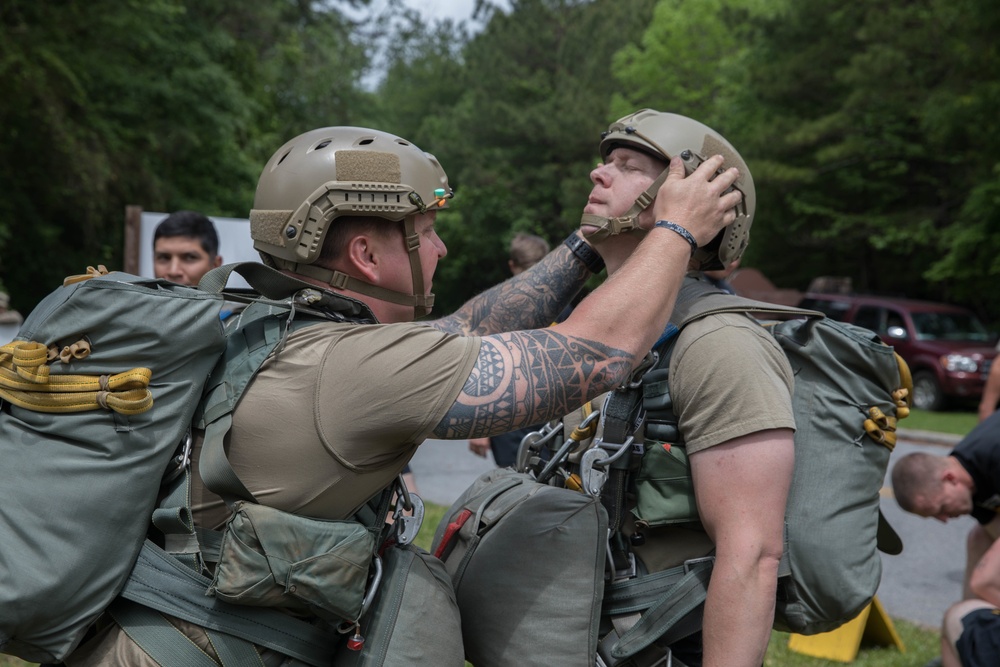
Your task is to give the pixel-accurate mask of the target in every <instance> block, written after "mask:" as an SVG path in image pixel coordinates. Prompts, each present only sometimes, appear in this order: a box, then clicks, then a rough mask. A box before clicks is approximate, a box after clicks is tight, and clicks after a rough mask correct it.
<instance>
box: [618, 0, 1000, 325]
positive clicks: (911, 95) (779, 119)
mask: <svg viewBox="0 0 1000 667" xmlns="http://www.w3.org/2000/svg"><path fill="white" fill-rule="evenodd" d="M998 21H1000V8H998V7H997V6H996V5H995V3H989V2H985V1H983V0H960V1H959V2H950V1H941V0H917V1H915V2H907V3H896V2H890V1H888V0H872V1H865V2H862V1H860V0H856V1H852V2H847V3H844V2H833V1H828V0H816V1H814V2H810V3H793V2H786V1H785V0H771V1H769V0H706V2H704V3H697V4H694V3H685V2H681V1H680V0H663V1H661V2H660V3H658V6H657V12H656V15H655V16H654V19H653V22H652V23H651V25H650V27H649V30H648V31H647V32H646V34H645V35H644V37H643V40H642V42H641V43H640V45H639V46H636V47H628V48H626V49H623V50H622V52H621V53H620V54H619V56H618V60H617V62H618V64H619V69H618V71H619V75H620V79H621V81H622V84H623V89H624V91H627V92H626V93H623V94H621V95H620V96H619V99H618V101H617V102H616V103H617V104H619V105H622V106H627V107H631V106H635V105H636V103H637V102H638V101H639V99H640V98H641V97H642V95H643V92H644V91H645V90H647V89H648V92H649V97H648V98H647V99H652V100H654V103H653V105H652V106H658V108H663V109H670V110H676V111H679V112H681V113H687V114H689V115H692V116H695V117H698V118H701V119H703V120H705V121H706V122H708V123H709V124H711V125H713V126H714V127H716V128H717V129H719V130H720V131H722V132H723V133H724V134H725V135H726V136H727V137H728V138H729V139H730V140H731V141H732V142H733V143H734V144H735V145H736V146H737V147H738V148H739V149H740V150H741V152H742V153H743V154H744V157H746V158H747V160H748V162H749V164H750V166H751V168H752V169H753V174H754V178H755V181H756V184H757V189H758V195H759V207H758V217H757V220H756V222H755V225H754V241H753V244H752V245H751V247H750V250H749V252H748V254H747V260H746V262H745V265H746V264H751V265H755V266H758V267H759V268H761V269H763V270H764V272H765V273H766V274H768V275H770V276H771V277H772V278H773V279H774V280H775V282H776V283H778V284H780V285H785V286H794V287H799V288H805V287H806V286H807V285H808V283H809V281H810V279H811V278H812V277H815V276H817V275H824V274H833V275H847V276H851V277H852V278H853V279H854V284H855V288H856V289H858V290H860V291H875V292H885V293H897V294H904V295H907V296H913V297H929V298H939V299H953V300H959V301H963V302H966V303H968V304H970V305H973V306H976V307H978V308H979V309H980V311H981V312H990V311H994V312H995V310H996V308H997V307H998V306H1000V300H998V299H997V297H994V296H992V295H991V294H989V293H988V292H986V291H984V290H982V289H981V285H982V281H983V280H988V279H990V278H991V277H993V276H996V275H997V272H998V270H1000V262H998V261H997V259H996V258H997V256H998V251H1000V236H998V235H997V228H998V224H1000V220H998V215H1000V214H998V207H997V204H998V199H997V197H998V194H1000V187H998V185H1000V183H998V174H1000V171H998V165H997V160H996V158H995V156H996V155H997V152H996V143H997V141H998V140H1000V134H998V132H997V131H996V130H997V127H996V125H997V122H998V121H997V120H996V114H995V113H994V112H993V111H992V110H993V109H995V108H996V104H997V102H998V84H997V74H998V69H1000V58H998V55H1000V54H998V47H997V45H996V40H995V34H996V29H997V27H998ZM688 54H691V55H690V56H689V55H688ZM656 71H662V72H664V74H663V76H662V77H661V81H662V82H663V83H664V84H665V85H664V86H663V88H662V90H663V93H662V94H661V95H660V96H659V98H658V99H657V97H656V96H655V87H652V86H650V85H649V84H648V82H649V81H650V80H651V79H652V77H653V73H654V72H656ZM644 85H646V89H644V88H643V86H644Z"/></svg>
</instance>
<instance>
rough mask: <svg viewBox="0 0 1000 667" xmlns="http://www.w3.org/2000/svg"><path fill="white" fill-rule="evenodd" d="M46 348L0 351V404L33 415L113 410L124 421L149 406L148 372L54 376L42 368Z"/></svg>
mask: <svg viewBox="0 0 1000 667" xmlns="http://www.w3.org/2000/svg"><path fill="white" fill-rule="evenodd" d="M47 356H48V348H46V346H45V345H42V344H41V343H36V342H33V341H14V342H13V343H8V344H7V345H4V346H3V347H0V398H3V399H4V400H7V401H10V402H11V403H13V404H14V405H16V406H18V407H21V408H25V409H28V410H34V411H36V412H55V413H58V412H85V411H87V410H98V409H104V410H114V411H115V412H117V413H119V414H123V415H136V414H139V413H142V412H145V411H146V410H148V409H149V408H150V407H152V405H153V395H152V393H150V391H149V389H148V387H149V381H150V379H151V377H152V371H150V370H149V369H148V368H133V369H132V370H129V371H125V372H123V373H116V374H114V375H52V374H50V373H49V366H48V365H47V364H46V363H45V361H46V359H47Z"/></svg>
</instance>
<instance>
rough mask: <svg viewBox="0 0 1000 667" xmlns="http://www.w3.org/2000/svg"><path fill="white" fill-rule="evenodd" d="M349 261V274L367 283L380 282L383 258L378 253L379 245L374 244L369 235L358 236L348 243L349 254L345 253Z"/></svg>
mask: <svg viewBox="0 0 1000 667" xmlns="http://www.w3.org/2000/svg"><path fill="white" fill-rule="evenodd" d="M344 257H345V259H346V260H347V264H348V265H349V266H348V267H345V268H347V269H348V271H347V273H349V274H350V273H353V274H355V277H357V278H360V279H362V280H364V281H366V282H375V281H376V280H378V277H379V272H380V268H381V259H382V258H381V256H380V254H379V252H378V245H377V244H376V243H374V242H373V240H372V238H371V237H370V236H368V235H367V234H358V235H357V236H354V237H352V238H351V240H350V241H348V242H347V252H346V253H344Z"/></svg>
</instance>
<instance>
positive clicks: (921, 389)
mask: <svg viewBox="0 0 1000 667" xmlns="http://www.w3.org/2000/svg"><path fill="white" fill-rule="evenodd" d="M913 407H915V408H917V409H919V410H931V411H934V410H940V409H941V408H943V407H944V392H943V391H941V385H939V384H938V381H937V378H936V377H934V373H932V372H931V371H918V372H916V373H914V374H913Z"/></svg>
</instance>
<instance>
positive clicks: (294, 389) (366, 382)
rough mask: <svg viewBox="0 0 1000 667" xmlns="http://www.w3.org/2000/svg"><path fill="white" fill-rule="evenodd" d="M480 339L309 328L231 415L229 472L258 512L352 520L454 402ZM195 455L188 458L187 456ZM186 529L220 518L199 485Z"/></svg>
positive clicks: (215, 502) (399, 328)
mask: <svg viewBox="0 0 1000 667" xmlns="http://www.w3.org/2000/svg"><path fill="white" fill-rule="evenodd" d="M479 345H480V339H479V338H478V337H470V336H459V335H454V334H446V333H443V332H441V331H438V330H436V329H432V328H430V327H428V326H426V325H422V324H416V323H406V324H391V325H382V324H373V325H355V324H334V323H330V324H317V325H314V326H309V327H306V328H304V329H300V330H299V331H296V332H295V333H293V334H292V335H291V336H289V337H288V340H287V341H286V343H285V346H284V349H282V351H281V352H280V354H278V355H276V356H275V357H272V358H271V359H269V360H268V361H266V362H265V363H264V365H263V366H262V367H261V370H260V372H259V373H258V375H257V377H256V378H255V379H254V380H253V382H252V383H251V384H250V386H249V387H248V388H247V390H246V393H245V394H244V396H243V398H242V400H241V401H240V403H239V405H237V407H236V410H235V411H234V413H233V427H232V431H231V432H230V436H229V438H228V440H227V442H228V449H227V451H228V455H229V460H230V462H231V463H232V465H233V469H234V470H235V472H236V474H237V475H238V476H239V478H240V480H241V481H242V482H243V484H244V485H245V486H246V487H247V488H248V489H249V490H250V492H251V493H253V494H254V496H255V497H256V498H257V500H258V501H260V502H261V503H263V504H265V505H268V506H270V507H276V508H278V509H281V510H285V511H288V512H295V513H297V514H302V515H306V516H311V517H316V518H321V519H344V518H348V517H350V516H351V515H352V514H353V513H354V512H355V510H357V509H358V508H359V507H360V506H361V505H362V504H364V502H365V501H366V500H367V499H368V498H369V497H371V496H373V495H374V494H376V493H378V491H380V490H381V489H383V488H385V487H386V486H387V485H388V484H389V483H390V482H391V481H392V479H393V478H394V477H395V476H396V475H398V474H399V472H400V471H401V470H402V469H403V467H404V466H405V465H406V463H407V462H408V461H409V460H410V458H411V457H412V456H413V454H414V452H415V451H416V448H417V446H418V445H419V444H420V443H421V442H423V441H424V440H425V439H426V438H427V437H428V436H429V435H430V434H431V432H432V430H433V429H434V428H435V427H436V426H437V424H438V423H439V422H440V421H441V419H442V418H443V417H444V415H445V413H446V412H447V410H448V409H449V408H450V407H451V406H452V404H453V403H454V402H455V399H456V398H457V397H458V393H459V392H460V391H461V389H462V386H463V384H464V383H465V381H466V380H467V379H468V377H469V373H470V372H471V370H472V365H473V363H474V362H475V360H476V357H477V355H478V353H479ZM196 455H197V452H196ZM192 506H193V508H194V511H195V517H196V521H197V523H198V524H199V525H202V526H205V527H219V526H221V524H222V523H223V522H224V521H225V519H226V518H227V517H228V515H229V512H228V510H227V509H226V508H225V506H224V505H223V504H222V502H221V501H220V500H219V499H218V497H216V496H215V495H213V494H211V493H210V492H207V491H206V490H205V489H204V487H202V486H201V484H200V481H199V482H197V483H196V484H195V486H194V488H193V490H192Z"/></svg>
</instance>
